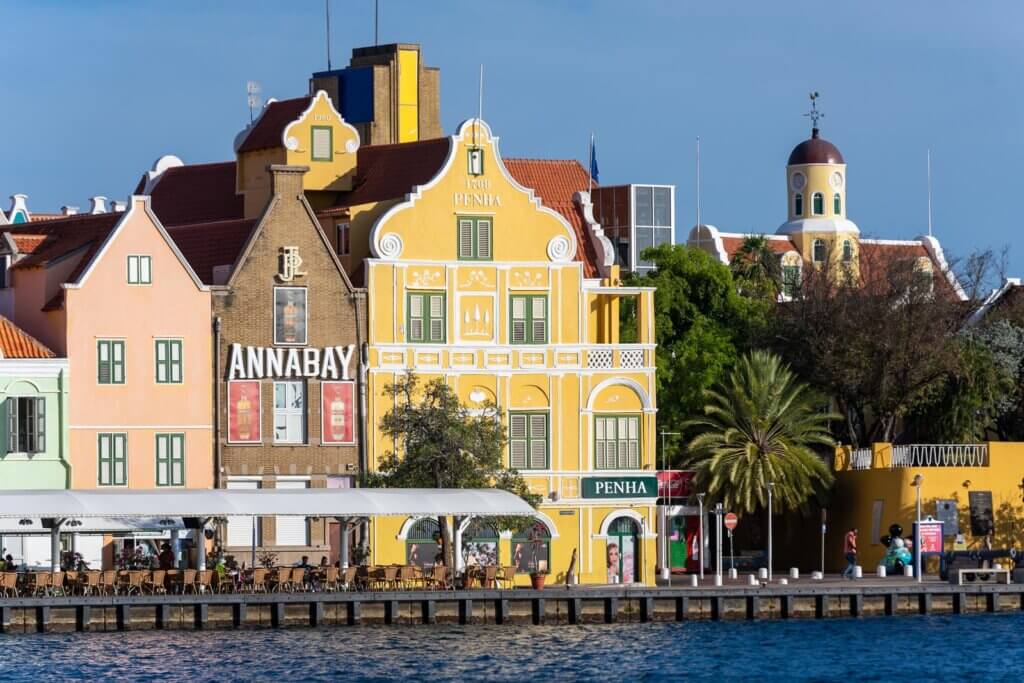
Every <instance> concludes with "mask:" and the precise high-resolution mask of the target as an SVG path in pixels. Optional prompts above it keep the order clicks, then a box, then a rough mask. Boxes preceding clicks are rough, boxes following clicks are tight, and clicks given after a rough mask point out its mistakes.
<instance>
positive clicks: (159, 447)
mask: <svg viewBox="0 0 1024 683" xmlns="http://www.w3.org/2000/svg"><path fill="white" fill-rule="evenodd" d="M167 459H168V458H167V435H166V434H157V435H156V485H157V486H167V470H168V467H167Z"/></svg>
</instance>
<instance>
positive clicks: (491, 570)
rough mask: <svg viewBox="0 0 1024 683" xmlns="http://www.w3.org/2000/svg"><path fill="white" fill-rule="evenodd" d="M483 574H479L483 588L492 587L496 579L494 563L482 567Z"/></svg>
mask: <svg viewBox="0 0 1024 683" xmlns="http://www.w3.org/2000/svg"><path fill="white" fill-rule="evenodd" d="M483 569H484V571H483V576H481V577H480V578H481V582H482V587H483V588H494V584H495V583H496V582H497V579H498V568H497V567H496V566H494V565H488V566H486V567H484V568H483Z"/></svg>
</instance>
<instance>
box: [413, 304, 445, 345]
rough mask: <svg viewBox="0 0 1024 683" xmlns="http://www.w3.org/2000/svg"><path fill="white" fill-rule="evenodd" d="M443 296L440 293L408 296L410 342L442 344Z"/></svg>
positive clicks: (443, 329)
mask: <svg viewBox="0 0 1024 683" xmlns="http://www.w3.org/2000/svg"><path fill="white" fill-rule="evenodd" d="M445 308H446V306H445V295H444V294H442V293H440V292H422V293H419V292H417V293H410V294H409V306H408V313H407V318H408V325H407V330H408V337H409V341H410V342H422V343H428V344H437V343H444V340H445V329H446V328H445Z"/></svg>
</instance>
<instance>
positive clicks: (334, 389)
mask: <svg viewBox="0 0 1024 683" xmlns="http://www.w3.org/2000/svg"><path fill="white" fill-rule="evenodd" d="M320 394H321V399H320V435H321V436H320V442H321V443H323V444H329V445H334V446H337V445H342V444H354V443H355V442H356V437H355V430H354V429H353V425H354V424H355V417H356V413H355V382H321V383H320Z"/></svg>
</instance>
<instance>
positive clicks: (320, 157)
mask: <svg viewBox="0 0 1024 683" xmlns="http://www.w3.org/2000/svg"><path fill="white" fill-rule="evenodd" d="M332 134H333V131H332V130H331V127H330V126H313V127H312V131H311V133H310V135H311V137H312V144H311V147H312V159H313V161H331V160H332V159H334V141H333V139H332Z"/></svg>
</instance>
